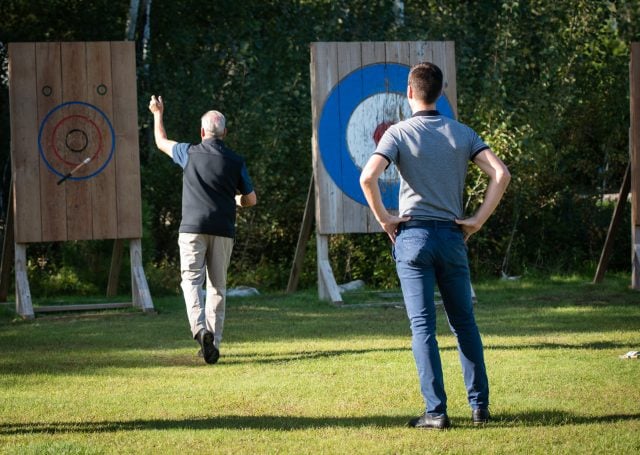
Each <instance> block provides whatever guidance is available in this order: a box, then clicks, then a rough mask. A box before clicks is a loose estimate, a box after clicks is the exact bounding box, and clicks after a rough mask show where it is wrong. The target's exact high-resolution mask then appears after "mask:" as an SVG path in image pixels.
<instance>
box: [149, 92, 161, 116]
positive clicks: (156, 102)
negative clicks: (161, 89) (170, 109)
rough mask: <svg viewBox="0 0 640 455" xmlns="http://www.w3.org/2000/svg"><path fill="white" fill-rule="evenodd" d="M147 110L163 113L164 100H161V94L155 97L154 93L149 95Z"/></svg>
mask: <svg viewBox="0 0 640 455" xmlns="http://www.w3.org/2000/svg"><path fill="white" fill-rule="evenodd" d="M149 110H150V111H151V112H152V113H154V114H155V113H159V114H160V115H162V114H163V113H164V102H163V101H162V96H159V97H157V98H156V96H155V95H151V101H149Z"/></svg>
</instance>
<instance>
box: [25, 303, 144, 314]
mask: <svg viewBox="0 0 640 455" xmlns="http://www.w3.org/2000/svg"><path fill="white" fill-rule="evenodd" d="M132 306H133V304H132V303H131V302H115V303H77V304H70V305H46V306H36V307H34V308H33V311H34V312H36V313H60V312H63V311H91V310H114V309H118V308H131V307H132Z"/></svg>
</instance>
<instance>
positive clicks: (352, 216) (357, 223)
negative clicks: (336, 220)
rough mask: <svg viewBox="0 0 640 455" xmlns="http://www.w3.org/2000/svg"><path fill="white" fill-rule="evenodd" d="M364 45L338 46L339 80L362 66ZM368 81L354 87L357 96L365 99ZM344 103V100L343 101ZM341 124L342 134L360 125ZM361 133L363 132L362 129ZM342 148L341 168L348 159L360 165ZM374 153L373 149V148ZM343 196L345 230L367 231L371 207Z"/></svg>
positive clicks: (347, 112)
mask: <svg viewBox="0 0 640 455" xmlns="http://www.w3.org/2000/svg"><path fill="white" fill-rule="evenodd" d="M362 66H363V65H362V47H361V43H340V45H339V46H338V80H339V81H341V80H343V79H344V78H346V77H347V76H349V75H350V74H351V73H353V72H354V71H356V70H358V69H361V68H362ZM366 83H367V81H364V80H362V81H361V82H360V84H359V85H358V86H356V87H354V89H355V90H356V93H357V94H356V98H357V99H360V100H363V99H364V94H363V93H364V87H363V85H364V84H366ZM338 90H340V87H338ZM347 96H350V97H353V93H349V94H346V95H345V96H344V97H343V96H340V99H341V100H342V99H344V98H346V97H347ZM341 104H342V101H341ZM343 114H344V115H349V116H350V115H351V114H352V112H351V109H348V108H343V106H341V108H340V115H341V116H342V115H343ZM338 123H339V125H340V130H339V131H338V132H337V134H339V135H340V136H346V135H347V128H350V129H354V130H355V129H357V128H358V125H356V124H351V122H349V118H340V121H339V122H338ZM360 134H363V132H362V131H361V132H360ZM348 148H349V147H348V144H347V150H340V151H339V153H338V156H339V157H340V160H341V161H342V164H341V168H342V169H344V168H345V167H346V166H347V165H348V164H347V160H351V161H353V162H354V163H355V164H356V166H358V161H357V158H356V157H352V156H350V150H348ZM371 153H373V150H371ZM348 184H349V185H359V183H358V182H349V183H348ZM346 185H347V183H346V182H345V181H344V178H343V179H342V181H340V182H339V185H338V186H339V188H345V186H346ZM339 193H340V195H341V198H342V213H339V214H338V216H340V217H342V219H343V226H342V229H343V232H345V233H353V232H362V233H366V232H367V228H368V223H367V221H368V214H369V212H370V210H369V207H368V206H367V205H364V204H360V203H359V202H356V201H354V200H353V199H351V198H350V197H349V196H347V195H346V194H345V193H344V192H343V191H340V192H339Z"/></svg>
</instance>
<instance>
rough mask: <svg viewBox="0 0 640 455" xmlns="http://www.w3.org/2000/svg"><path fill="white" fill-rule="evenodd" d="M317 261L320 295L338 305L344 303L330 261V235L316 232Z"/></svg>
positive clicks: (321, 297)
mask: <svg viewBox="0 0 640 455" xmlns="http://www.w3.org/2000/svg"><path fill="white" fill-rule="evenodd" d="M316 247H317V252H318V254H317V256H318V258H317V261H318V297H319V298H320V299H321V300H330V301H331V302H332V303H334V304H336V305H340V304H342V295H341V294H340V288H339V287H338V283H337V282H336V279H335V277H334V276H333V270H332V269H331V263H330V262H329V236H327V235H321V234H318V233H316Z"/></svg>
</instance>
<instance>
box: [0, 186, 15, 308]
mask: <svg viewBox="0 0 640 455" xmlns="http://www.w3.org/2000/svg"><path fill="white" fill-rule="evenodd" d="M12 195H13V184H12V185H11V187H9V201H8V204H7V218H6V220H5V223H4V239H3V240H2V264H0V302H6V301H7V296H8V294H9V281H10V280H11V273H10V272H11V260H12V258H13V256H14V250H13V248H14V247H13V244H14V243H15V239H14V237H13V197H12Z"/></svg>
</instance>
